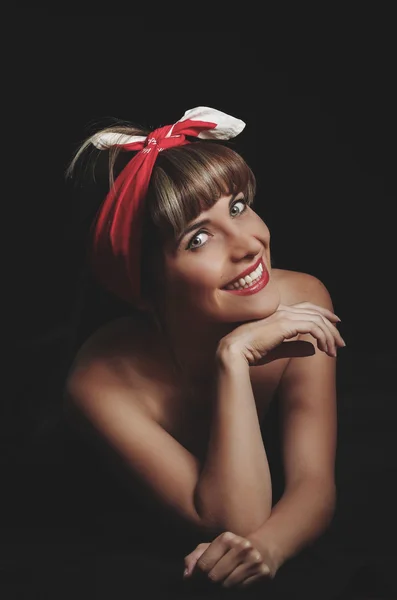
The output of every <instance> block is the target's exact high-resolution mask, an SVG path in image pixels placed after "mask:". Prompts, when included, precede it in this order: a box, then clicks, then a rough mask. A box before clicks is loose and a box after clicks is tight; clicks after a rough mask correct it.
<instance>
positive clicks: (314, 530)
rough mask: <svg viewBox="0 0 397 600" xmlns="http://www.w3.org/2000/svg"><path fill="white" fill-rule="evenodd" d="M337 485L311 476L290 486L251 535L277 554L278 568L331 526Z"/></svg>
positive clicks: (273, 554)
mask: <svg viewBox="0 0 397 600" xmlns="http://www.w3.org/2000/svg"><path fill="white" fill-rule="evenodd" d="M335 497H336V494H335V488H334V486H333V485H332V484H330V483H327V482H324V481H323V480H321V479H316V478H312V479H310V478H307V479H306V480H302V481H301V482H299V483H297V484H296V485H295V486H293V487H291V489H290V490H287V491H286V492H285V493H284V494H283V496H282V497H281V499H280V501H279V502H278V503H277V504H276V505H275V506H274V507H273V510H272V512H271V515H270V517H269V518H268V520H267V521H266V522H265V523H263V524H262V525H261V526H260V527H259V528H258V529H256V530H254V531H252V533H251V534H249V538H250V539H251V540H253V541H254V543H255V542H257V545H258V549H260V546H261V543H263V544H264V545H265V546H266V549H267V551H269V549H270V553H271V555H272V556H273V559H274V564H275V566H276V570H277V569H278V568H279V567H280V566H281V565H282V564H283V563H284V562H285V561H286V560H288V559H289V558H291V557H292V556H294V555H295V554H297V553H298V552H299V551H300V550H302V549H303V548H304V547H306V546H308V545H309V544H310V543H311V542H313V541H315V540H316V539H317V538H318V537H320V535H321V534H322V533H323V532H324V531H325V530H326V529H327V527H328V525H329V524H330V522H331V520H332V518H333V515H334V511H335V502H336V500H335Z"/></svg>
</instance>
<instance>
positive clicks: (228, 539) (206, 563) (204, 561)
mask: <svg viewBox="0 0 397 600" xmlns="http://www.w3.org/2000/svg"><path fill="white" fill-rule="evenodd" d="M239 539H241V538H240V536H237V535H235V534H234V533H232V532H231V531H225V532H224V533H221V534H220V535H218V537H217V538H215V540H213V541H212V543H211V544H210V545H209V546H208V548H207V549H206V550H205V552H204V553H203V554H202V556H201V557H200V558H199V560H198V561H197V568H198V569H200V571H203V572H204V573H209V572H210V571H211V569H213V568H214V566H215V565H216V564H217V562H218V561H219V560H220V559H221V558H222V557H223V556H224V555H225V554H226V553H227V552H228V551H229V550H230V548H233V546H234V545H235V543H236V541H238V540H239Z"/></svg>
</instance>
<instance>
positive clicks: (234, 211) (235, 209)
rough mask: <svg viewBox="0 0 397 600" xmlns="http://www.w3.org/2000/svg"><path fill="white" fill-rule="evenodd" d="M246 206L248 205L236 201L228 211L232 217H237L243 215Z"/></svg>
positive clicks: (242, 201)
mask: <svg viewBox="0 0 397 600" xmlns="http://www.w3.org/2000/svg"><path fill="white" fill-rule="evenodd" d="M247 206H248V205H247V203H246V202H245V200H237V202H235V203H234V204H233V206H232V207H231V209H230V213H231V215H232V217H237V216H238V215H240V214H241V213H243V212H244V211H245V209H246V208H247Z"/></svg>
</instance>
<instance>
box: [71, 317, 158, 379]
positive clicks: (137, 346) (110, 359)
mask: <svg viewBox="0 0 397 600" xmlns="http://www.w3.org/2000/svg"><path fill="white" fill-rule="evenodd" d="M154 335H155V332H154V331H153V327H152V326H151V325H150V322H149V320H148V319H147V318H145V317H144V315H137V316H136V315H132V316H127V317H122V318H119V319H116V320H114V321H111V322H110V323H107V324H106V325H104V326H102V327H100V328H99V329H98V330H96V331H95V332H94V333H93V334H92V335H91V336H90V337H89V338H88V339H87V340H86V341H85V342H84V344H83V345H82V346H81V348H80V349H79V350H78V352H77V354H76V356H75V358H74V361H73V364H72V366H71V368H70V371H69V374H68V383H69V384H70V382H71V381H72V380H73V381H77V380H78V381H81V380H84V381H86V382H87V384H88V382H91V383H90V384H94V383H95V381H99V379H101V380H103V379H104V378H107V379H111V380H113V382H115V381H116V380H117V381H119V382H120V385H127V386H128V385H132V384H133V383H135V384H136V382H137V380H138V377H139V376H140V377H141V379H142V377H143V376H144V373H145V372H146V371H147V370H148V369H149V368H150V365H149V364H148V363H150V362H151V361H154V360H155V353H154V352H153V348H156V344H154Z"/></svg>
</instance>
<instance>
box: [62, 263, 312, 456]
mask: <svg viewBox="0 0 397 600" xmlns="http://www.w3.org/2000/svg"><path fill="white" fill-rule="evenodd" d="M272 274H273V278H274V280H275V281H276V283H277V286H278V289H279V291H280V301H281V303H282V304H288V305H289V304H291V305H292V304H295V303H298V302H304V301H310V298H308V297H307V296H306V295H305V287H306V275H305V274H304V273H296V272H293V271H288V270H283V269H273V271H272ZM298 338H299V336H296V337H294V338H292V340H294V339H298ZM313 343H315V340H314V339H313ZM104 356H105V357H106V356H109V358H110V357H111V368H112V370H113V371H114V373H115V374H116V376H117V378H118V379H120V385H127V386H128V385H129V381H130V380H132V379H134V380H136V379H137V378H139V380H140V387H141V388H144V389H145V390H146V393H145V394H142V395H141V396H139V397H137V396H135V395H131V402H139V404H140V406H141V407H143V408H144V409H145V411H146V413H147V415H148V416H149V417H150V418H151V419H152V420H153V421H155V422H156V423H158V424H159V425H160V426H161V427H162V428H163V429H164V430H166V431H167V432H168V433H169V434H170V435H172V437H173V438H175V439H176V440H177V441H178V442H180V443H181V444H182V445H183V446H184V447H185V448H186V449H187V450H189V452H191V453H192V454H193V455H194V456H196V457H197V459H199V460H200V461H202V460H203V458H204V457H205V454H206V450H207V444H208V436H209V428H210V423H211V409H212V401H211V395H212V393H213V392H212V383H213V382H212V380H211V379H209V378H210V377H211V373H210V371H207V372H205V371H202V372H201V374H200V378H199V379H198V380H197V381H195V383H194V385H189V384H187V385H186V384H183V382H181V379H180V376H179V373H178V372H177V371H176V369H175V365H174V363H173V361H172V358H171V355H170V352H169V348H168V346H167V343H166V342H165V340H164V339H163V336H162V335H161V333H160V332H159V331H158V330H157V329H156V328H155V327H154V326H153V325H152V324H151V322H150V321H149V320H143V319H138V320H137V318H136V317H131V318H128V317H126V318H123V319H119V320H117V321H114V322H111V323H109V324H107V325H106V326H104V327H102V328H101V329H100V330H98V331H97V332H95V334H94V335H93V336H91V338H89V339H88V340H87V341H86V343H85V344H84V345H83V347H82V348H81V349H80V351H79V353H78V355H77V356H76V359H75V363H74V369H79V368H81V367H82V366H85V365H86V366H88V365H90V366H91V365H92V364H95V361H96V360H98V359H99V360H102V359H103V357H104ZM290 360H291V358H290V357H288V358H280V359H278V360H275V361H272V362H270V363H268V364H264V365H259V366H253V367H250V378H251V384H252V389H253V393H254V397H255V403H256V409H257V414H258V420H259V422H260V423H262V422H263V419H264V417H265V415H266V412H267V410H268V408H269V406H270V403H271V401H272V399H273V398H274V395H275V392H276V390H277V387H278V385H279V383H280V381H281V379H282V376H283V373H284V371H285V369H286V367H287V365H288V363H289V361H290ZM109 364H110V362H109ZM67 401H68V402H70V398H69V399H67Z"/></svg>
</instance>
